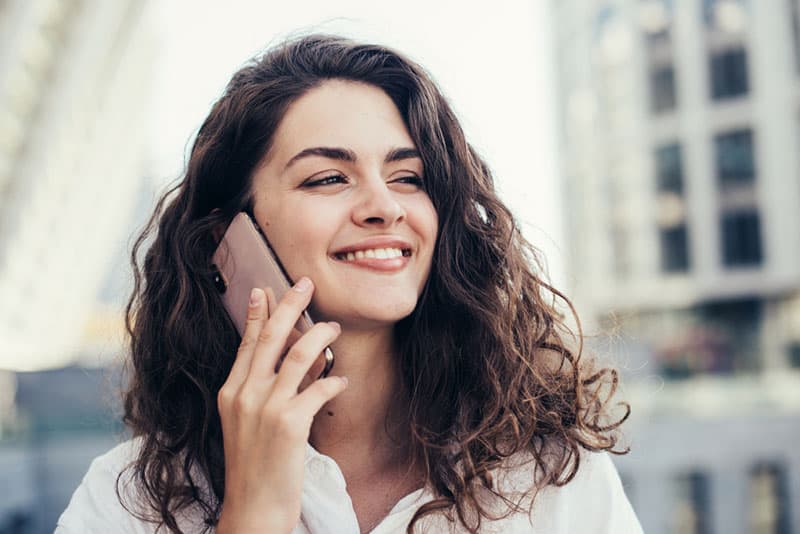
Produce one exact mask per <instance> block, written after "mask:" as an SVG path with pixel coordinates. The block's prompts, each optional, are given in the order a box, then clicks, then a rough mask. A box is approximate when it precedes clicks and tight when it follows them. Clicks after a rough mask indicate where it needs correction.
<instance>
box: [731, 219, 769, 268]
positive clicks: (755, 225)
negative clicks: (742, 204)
mask: <svg viewBox="0 0 800 534" xmlns="http://www.w3.org/2000/svg"><path fill="white" fill-rule="evenodd" d="M722 260H723V263H724V264H725V266H726V267H747V266H757V265H760V264H761V261H762V251H761V225H760V221H759V216H758V212H756V211H737V212H730V213H725V214H724V215H723V216H722Z"/></svg>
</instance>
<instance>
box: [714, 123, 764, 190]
mask: <svg viewBox="0 0 800 534" xmlns="http://www.w3.org/2000/svg"><path fill="white" fill-rule="evenodd" d="M714 149H715V156H716V163H717V177H718V179H719V183H720V185H721V186H723V187H726V186H729V185H736V184H743V183H744V184H747V183H752V182H753V181H754V180H755V175H756V164H755V155H754V150H753V132H752V130H750V129H749V128H748V129H742V130H735V131H731V132H726V133H723V134H719V135H717V136H716V137H715V138H714Z"/></svg>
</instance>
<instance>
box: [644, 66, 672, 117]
mask: <svg viewBox="0 0 800 534" xmlns="http://www.w3.org/2000/svg"><path fill="white" fill-rule="evenodd" d="M675 104H676V99H675V69H674V68H673V67H672V65H667V66H664V67H656V68H653V69H652V70H651V71H650V107H651V109H652V110H653V113H661V112H664V111H669V110H671V109H675Z"/></svg>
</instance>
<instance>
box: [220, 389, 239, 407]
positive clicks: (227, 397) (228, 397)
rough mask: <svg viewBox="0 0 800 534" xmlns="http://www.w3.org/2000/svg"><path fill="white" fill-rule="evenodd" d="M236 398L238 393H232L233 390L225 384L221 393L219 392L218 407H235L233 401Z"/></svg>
mask: <svg viewBox="0 0 800 534" xmlns="http://www.w3.org/2000/svg"><path fill="white" fill-rule="evenodd" d="M235 397H236V393H235V392H234V391H232V388H231V387H230V386H229V385H227V384H225V385H223V386H222V387H221V388H219V391H218V392H217V405H218V406H220V407H225V408H228V407H230V406H232V405H233V400H234V398H235Z"/></svg>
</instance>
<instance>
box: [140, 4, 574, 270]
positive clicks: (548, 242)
mask: <svg viewBox="0 0 800 534" xmlns="http://www.w3.org/2000/svg"><path fill="white" fill-rule="evenodd" d="M547 4H548V2H545V1H544V0H528V1H521V0H508V1H503V2H492V3H489V2H463V1H450V0H446V1H436V2H431V1H425V2H423V1H418V0H406V1H404V2H402V3H398V2H394V3H388V2H375V1H358V0H338V1H336V2H330V1H328V2H325V1H316V0H315V1H304V2H297V3H289V2H281V3H280V4H279V3H277V2H264V1H263V0H262V1H259V2H256V1H245V0H229V1H226V2H221V1H220V2H210V1H208V2H198V1H193V2H190V1H187V0H165V1H159V2H153V3H152V4H151V6H152V9H153V12H152V13H151V16H152V20H153V23H154V24H155V30H156V31H155V35H156V39H157V40H158V44H157V64H156V72H155V77H154V81H153V83H154V85H153V105H154V120H153V121H152V136H151V139H152V169H153V179H154V180H155V181H156V183H157V184H158V185H161V184H164V183H166V182H168V181H171V180H173V179H175V178H176V177H177V176H179V175H180V173H181V170H182V169H183V165H184V151H188V149H189V147H190V146H191V145H190V141H191V139H192V138H193V136H194V134H195V133H196V131H197V129H198V127H199V126H200V124H201V122H202V121H203V119H204V118H205V116H206V114H207V113H208V110H209V108H210V106H211V105H212V104H213V102H214V101H215V100H216V99H217V98H218V97H219V95H220V94H221V92H222V90H223V89H224V87H225V84H226V83H227V81H228V80H229V78H230V76H231V75H232V74H233V73H234V72H235V71H236V70H237V68H238V67H239V66H241V65H242V64H243V63H244V62H245V61H246V60H247V59H248V58H249V57H251V56H252V55H254V54H256V53H257V52H258V51H259V50H262V49H263V48H265V47H266V46H268V45H270V44H272V43H276V42H279V41H280V40H281V39H282V38H285V37H288V36H292V35H296V34H298V33H303V32H309V31H322V32H329V33H339V34H343V35H347V36H350V37H354V38H359V39H362V40H366V41H370V42H376V43H380V44H385V45H389V46H391V47H393V48H396V49H398V50H399V51H401V52H403V53H404V54H406V55H408V56H410V57H411V58H412V59H414V60H416V61H417V62H418V63H420V64H421V65H422V66H423V67H424V68H426V70H428V72H429V73H431V75H432V76H433V78H434V80H435V81H436V82H437V83H438V85H439V87H440V88H441V89H442V91H443V92H444V94H445V95H446V96H447V98H448V100H449V101H450V103H451V104H452V106H453V108H454V109H455V111H456V113H457V115H458V117H459V119H460V120H461V123H462V127H463V128H464V130H465V132H466V135H467V139H468V141H469V142H470V143H471V144H472V145H473V146H474V147H475V148H476V149H477V150H478V152H479V153H480V154H481V155H482V156H483V157H484V159H486V160H487V161H488V163H489V166H490V167H491V169H492V170H493V173H494V176H495V179H496V182H497V184H498V189H499V190H500V193H501V196H502V198H503V199H504V200H505V201H506V203H507V204H508V205H509V206H510V207H511V209H512V211H513V212H514V214H515V215H516V216H517V218H518V220H519V221H520V222H521V223H522V226H523V232H524V233H525V235H526V237H528V239H530V240H531V241H532V242H533V243H534V244H535V245H536V246H537V247H539V248H540V249H541V250H542V251H543V252H544V255H545V257H546V260H547V265H548V268H549V272H550V277H551V279H552V280H553V281H554V282H555V283H556V285H557V286H559V285H561V283H562V282H563V280H565V276H564V274H563V269H564V257H563V253H564V252H563V251H564V248H563V224H562V221H561V217H562V214H561V210H560V206H561V200H560V190H559V187H558V183H557V180H556V175H557V172H556V161H557V154H556V149H557V147H556V138H555V131H556V130H555V127H554V123H555V105H554V99H553V97H554V91H555V84H554V83H553V79H552V76H551V72H552V46H551V44H550V28H549V24H548V21H547V13H546V9H547Z"/></svg>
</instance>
